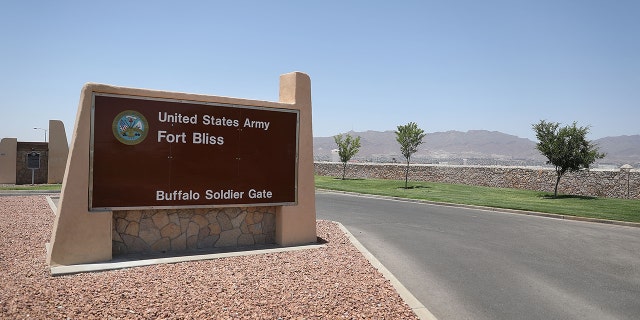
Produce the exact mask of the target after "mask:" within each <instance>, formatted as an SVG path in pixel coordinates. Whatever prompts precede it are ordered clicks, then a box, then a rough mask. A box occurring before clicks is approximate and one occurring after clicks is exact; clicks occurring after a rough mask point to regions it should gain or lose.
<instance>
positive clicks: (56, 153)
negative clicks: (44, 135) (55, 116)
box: [47, 120, 69, 183]
mask: <svg viewBox="0 0 640 320" xmlns="http://www.w3.org/2000/svg"><path fill="white" fill-rule="evenodd" d="M68 156H69V143H68V142H67V133H66V131H65V130H64V124H63V123H62V121H60V120H49V162H48V164H47V166H48V172H49V174H48V175H47V183H62V179H63V178H64V168H65V166H66V165H67V157H68Z"/></svg>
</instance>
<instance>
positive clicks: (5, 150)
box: [0, 138, 18, 184]
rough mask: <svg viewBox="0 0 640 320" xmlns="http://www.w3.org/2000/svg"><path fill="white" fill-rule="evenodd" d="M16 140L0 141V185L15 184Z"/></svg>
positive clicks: (4, 139) (6, 139)
mask: <svg viewBox="0 0 640 320" xmlns="http://www.w3.org/2000/svg"><path fill="white" fill-rule="evenodd" d="M17 153H18V139H17V138H2V140H1V141H0V183H7V184H15V183H16V165H17V163H16V161H17Z"/></svg>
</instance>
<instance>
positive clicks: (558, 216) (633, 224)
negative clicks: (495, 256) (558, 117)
mask: <svg viewBox="0 0 640 320" xmlns="http://www.w3.org/2000/svg"><path fill="white" fill-rule="evenodd" d="M316 191H322V192H331V193H341V194H348V195H353V196H360V197H368V198H374V199H387V200H395V201H404V202H414V203H424V204H431V205H438V206H444V207H455V208H466V209H477V210H484V211H492V212H502V213H512V214H523V215H528V216H537V217H545V218H552V219H560V220H572V221H582V222H592V223H601V224H609V225H616V226H624V227H632V228H640V223H638V222H627V221H616V220H606V219H598V218H587V217H577V216H569V215H564V214H556V213H546V212H536V211H526V210H516V209H505V208H494V207H484V206H474V205H469V204H456V203H448V202H438V201H429V200H419V199H407V198H401V197H391V196H381V195H375V194H366V193H357V192H350V191H338V190H330V189H316Z"/></svg>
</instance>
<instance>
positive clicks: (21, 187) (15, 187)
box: [0, 184, 62, 191]
mask: <svg viewBox="0 0 640 320" xmlns="http://www.w3.org/2000/svg"><path fill="white" fill-rule="evenodd" d="M61 188H62V185H61V184H36V185H33V186H32V185H30V184H18V185H6V186H0V190H47V191H49V190H51V191H60V189H61Z"/></svg>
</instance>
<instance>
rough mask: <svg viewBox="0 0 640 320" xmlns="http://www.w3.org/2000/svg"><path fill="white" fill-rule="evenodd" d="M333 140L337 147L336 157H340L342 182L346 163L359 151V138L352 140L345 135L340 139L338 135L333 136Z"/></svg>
mask: <svg viewBox="0 0 640 320" xmlns="http://www.w3.org/2000/svg"><path fill="white" fill-rule="evenodd" d="M333 140H334V141H335V142H336V144H337V145H338V155H339V156H340V162H342V180H344V179H345V175H346V172H347V162H348V161H349V160H351V158H353V156H355V155H356V153H358V151H360V137H359V136H356V137H355V138H353V137H351V135H349V134H346V135H345V137H344V139H342V135H341V134H339V135H336V136H334V137H333Z"/></svg>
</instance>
